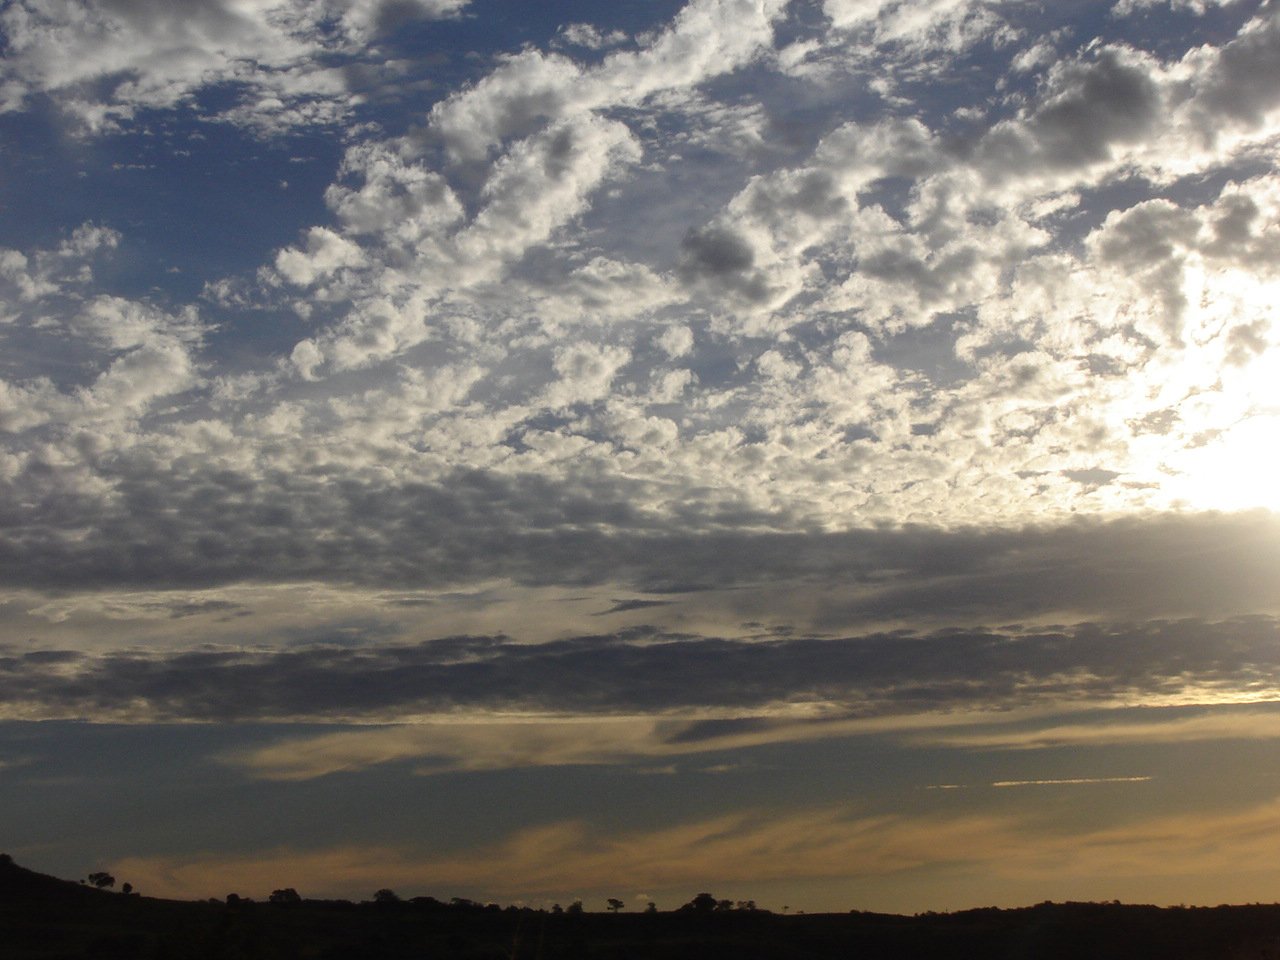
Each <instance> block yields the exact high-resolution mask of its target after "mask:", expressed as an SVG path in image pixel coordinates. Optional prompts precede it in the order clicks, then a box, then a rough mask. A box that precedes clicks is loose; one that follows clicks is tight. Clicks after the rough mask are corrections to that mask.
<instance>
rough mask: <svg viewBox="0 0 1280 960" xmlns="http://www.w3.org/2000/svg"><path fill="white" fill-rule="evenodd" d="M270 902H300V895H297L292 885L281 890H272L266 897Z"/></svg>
mask: <svg viewBox="0 0 1280 960" xmlns="http://www.w3.org/2000/svg"><path fill="white" fill-rule="evenodd" d="M267 900H268V901H269V902H270V903H283V904H290V903H301V902H302V897H300V896H298V891H297V890H295V889H293V887H285V888H284V889H283V890H272V891H271V896H269V897H268V898H267Z"/></svg>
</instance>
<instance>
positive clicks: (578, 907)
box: [565, 900, 582, 917]
mask: <svg viewBox="0 0 1280 960" xmlns="http://www.w3.org/2000/svg"><path fill="white" fill-rule="evenodd" d="M565 912H566V913H569V914H572V915H573V916H575V917H576V916H579V915H581V913H582V901H581V900H575V901H573V903H571V904H569V909H568V910H566V911H565Z"/></svg>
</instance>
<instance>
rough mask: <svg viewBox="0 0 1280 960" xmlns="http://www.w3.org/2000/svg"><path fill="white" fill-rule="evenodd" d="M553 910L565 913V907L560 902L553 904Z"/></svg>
mask: <svg viewBox="0 0 1280 960" xmlns="http://www.w3.org/2000/svg"><path fill="white" fill-rule="evenodd" d="M551 912H552V913H556V914H560V913H564V907H562V906H560V904H558V903H553V904H552V905H551Z"/></svg>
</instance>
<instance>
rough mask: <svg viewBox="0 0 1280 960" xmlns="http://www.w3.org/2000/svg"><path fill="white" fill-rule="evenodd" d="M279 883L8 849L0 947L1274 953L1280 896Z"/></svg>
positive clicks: (189, 958)
mask: <svg viewBox="0 0 1280 960" xmlns="http://www.w3.org/2000/svg"><path fill="white" fill-rule="evenodd" d="M285 893H286V892H282V894H285ZM287 893H291V891H289V892H287ZM276 899H277V900H280V901H283V902H275V903H271V902H268V903H255V902H252V901H248V900H240V899H238V898H235V899H233V900H232V902H230V903H226V902H221V901H211V902H184V901H173V900H157V899H153V898H149V897H140V896H137V895H126V894H123V893H119V892H113V891H107V890H97V889H93V888H92V887H91V886H87V885H83V884H79V883H73V882H69V881H66V880H59V879H57V878H56V877H49V876H45V875H43V874H39V873H35V872H33V871H31V870H26V869H24V868H22V867H20V866H18V865H17V864H14V863H12V862H11V861H9V860H8V859H7V858H0V958H3V960H423V958H435V960H488V958H493V960H499V958H505V960H588V958H592V960H594V958H599V960H633V958H635V960H666V958H673V960H707V958H713V960H715V958H722V957H723V958H729V960H827V958H831V960H835V958H840V960H899V958H902V960H931V958H937V960H1068V958H1069V960H1113V958H1114V960H1142V958H1152V960H1156V958H1159V960H1280V906H1276V905H1266V906H1261V905H1255V906H1241V907H1212V908H1165V909H1161V908H1158V907H1149V906H1125V905H1122V904H1116V903H1110V904H1096V903H1067V904H1051V903H1045V904H1039V905H1037V906H1034V907H1026V908H1022V909H1016V910H998V909H994V908H991V909H984V910H966V911H962V912H959V913H953V914H927V915H922V916H916V917H900V916H892V915H886V914H871V913H858V912H854V913H848V914H809V915H802V916H779V915H776V914H771V913H768V912H765V911H749V910H728V911H724V910H715V909H705V910H699V909H690V910H681V911H675V912H669V913H650V914H639V913H619V914H616V915H615V914H601V913H581V914H579V913H571V912H566V913H548V912H545V911H535V910H529V909H517V908H515V907H507V908H505V909H502V908H499V907H497V906H492V905H490V906H483V905H480V904H475V903H471V902H470V901H453V902H450V903H442V902H441V901H438V900H435V899H432V898H430V897H419V898H415V899H413V900H409V901H399V900H396V899H395V898H394V897H392V896H389V895H388V896H384V897H383V898H382V899H383V900H384V901H386V902H371V903H359V904H355V903H349V902H346V901H316V900H302V899H300V898H298V899H296V900H295V898H294V897H292V896H288V895H282V896H279V897H277V898H276ZM707 901H708V902H709V903H714V902H715V901H714V900H712V899H711V898H707Z"/></svg>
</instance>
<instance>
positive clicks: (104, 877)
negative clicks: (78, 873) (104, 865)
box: [85, 870, 116, 890]
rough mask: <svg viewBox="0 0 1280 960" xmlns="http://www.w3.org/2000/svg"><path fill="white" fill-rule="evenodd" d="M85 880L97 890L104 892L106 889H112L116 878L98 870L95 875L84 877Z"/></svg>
mask: <svg viewBox="0 0 1280 960" xmlns="http://www.w3.org/2000/svg"><path fill="white" fill-rule="evenodd" d="M85 879H86V880H88V881H89V882H90V883H92V884H93V885H94V886H95V887H97V888H98V889H99V890H105V889H106V888H107V887H114V886H115V885H116V878H115V877H113V876H112V875H111V874H109V873H107V872H106V871H105V870H99V871H98V872H97V873H91V874H89V876H87V877H85Z"/></svg>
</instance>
